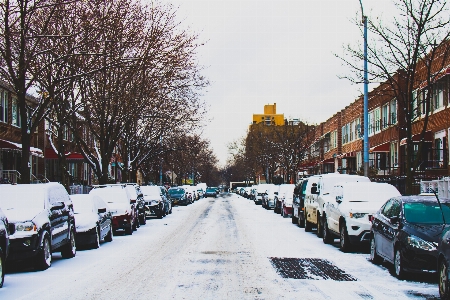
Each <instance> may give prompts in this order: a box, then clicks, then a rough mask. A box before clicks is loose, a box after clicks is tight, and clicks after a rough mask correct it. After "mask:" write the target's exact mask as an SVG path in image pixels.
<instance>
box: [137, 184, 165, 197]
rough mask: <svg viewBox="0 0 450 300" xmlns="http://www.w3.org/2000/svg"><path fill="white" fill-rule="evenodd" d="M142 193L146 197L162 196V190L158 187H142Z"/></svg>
mask: <svg viewBox="0 0 450 300" xmlns="http://www.w3.org/2000/svg"><path fill="white" fill-rule="evenodd" d="M141 191H142V193H143V194H144V196H148V197H159V196H160V195H161V189H160V188H159V187H157V186H142V187H141Z"/></svg>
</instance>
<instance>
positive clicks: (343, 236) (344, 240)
mask: <svg viewBox="0 0 450 300" xmlns="http://www.w3.org/2000/svg"><path fill="white" fill-rule="evenodd" d="M339 240H340V243H339V248H340V249H341V251H342V252H348V251H350V248H351V247H350V241H349V239H348V232H347V226H346V225H345V223H344V224H342V226H341V230H340V235H339Z"/></svg>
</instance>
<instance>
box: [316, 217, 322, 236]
mask: <svg viewBox="0 0 450 300" xmlns="http://www.w3.org/2000/svg"><path fill="white" fill-rule="evenodd" d="M321 220H322V218H321V217H320V214H317V231H316V235H317V237H318V238H322V236H323V224H322V221H321Z"/></svg>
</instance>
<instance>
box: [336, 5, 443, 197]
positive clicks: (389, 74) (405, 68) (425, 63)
mask: <svg viewBox="0 0 450 300" xmlns="http://www.w3.org/2000/svg"><path fill="white" fill-rule="evenodd" d="M395 5H396V8H397V11H396V12H394V13H393V14H392V15H393V16H394V17H393V19H392V20H391V21H390V22H386V20H385V19H381V18H377V19H371V18H368V28H369V35H370V36H371V37H372V38H371V40H369V41H368V58H367V60H368V63H369V66H370V67H369V75H370V77H371V78H370V80H371V81H379V82H384V83H385V84H387V85H388V86H389V87H390V88H389V91H388V93H390V94H391V95H392V97H393V98H396V99H397V103H398V112H399V113H398V116H399V120H398V122H399V124H398V125H399V128H400V130H401V132H400V136H401V137H406V157H405V166H404V172H405V174H406V193H407V194H410V193H411V192H412V184H413V180H414V174H415V171H416V169H417V167H418V166H419V161H420V157H421V151H422V146H423V140H424V136H425V132H426V130H427V125H428V116H429V114H430V109H431V105H430V102H431V97H432V95H433V93H434V92H435V91H434V89H433V87H434V85H435V84H436V82H437V80H438V79H439V77H440V76H441V75H442V72H443V71H445V68H446V67H447V65H446V63H447V61H448V58H449V54H450V48H449V47H450V44H449V41H448V38H449V35H450V27H449V25H450V21H449V18H448V13H449V11H448V3H447V1H441V0H400V1H396V2H395ZM341 58H342V59H343V61H344V62H345V63H346V64H348V65H349V66H350V67H351V70H352V72H353V75H351V76H347V78H348V79H350V80H352V81H354V82H361V81H363V79H362V74H363V72H362V71H363V70H362V64H361V63H360V62H361V60H362V59H363V51H362V49H361V47H355V46H347V47H346V55H345V56H344V57H341ZM418 94H422V95H423V97H421V98H418V99H417V98H416V95H418ZM418 101H421V102H422V103H423V106H422V107H423V109H422V111H421V113H418V105H417V103H418ZM418 117H420V118H421V120H420V122H419V123H420V124H421V128H420V132H421V133H420V143H419V145H418V149H417V151H415V150H414V144H413V140H412V136H413V123H416V124H417V122H416V121H417V120H418Z"/></svg>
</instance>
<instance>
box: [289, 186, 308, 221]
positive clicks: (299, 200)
mask: <svg viewBox="0 0 450 300" xmlns="http://www.w3.org/2000/svg"><path fill="white" fill-rule="evenodd" d="M307 185H308V178H304V179H301V180H300V181H299V182H298V183H297V186H296V187H295V189H294V200H293V203H292V218H291V220H292V224H298V226H300V227H301V228H303V227H305V195H306V186H307Z"/></svg>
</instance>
